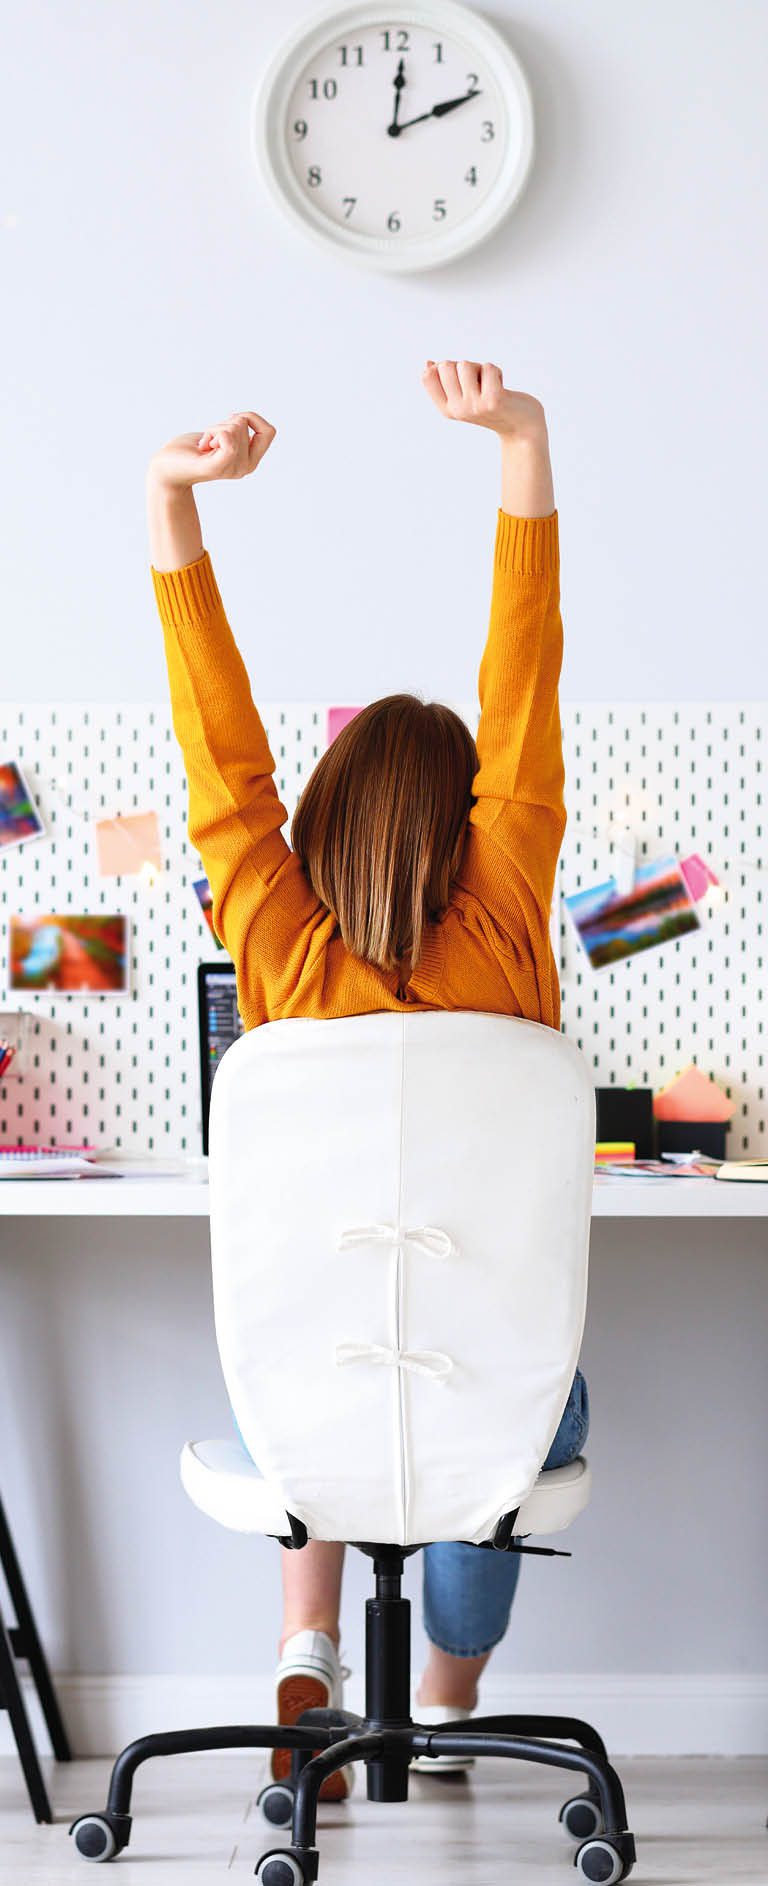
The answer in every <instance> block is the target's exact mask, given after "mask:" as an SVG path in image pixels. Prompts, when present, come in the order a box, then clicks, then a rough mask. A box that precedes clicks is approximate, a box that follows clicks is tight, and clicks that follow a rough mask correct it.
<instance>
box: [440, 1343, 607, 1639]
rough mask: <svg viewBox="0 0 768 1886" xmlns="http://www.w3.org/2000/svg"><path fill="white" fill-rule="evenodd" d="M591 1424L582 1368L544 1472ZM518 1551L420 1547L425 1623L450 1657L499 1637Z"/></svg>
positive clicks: (560, 1462)
mask: <svg viewBox="0 0 768 1886" xmlns="http://www.w3.org/2000/svg"><path fill="white" fill-rule="evenodd" d="M588 1428H589V1396H588V1394H587V1384H586V1382H585V1380H584V1377H583V1375H582V1373H581V1370H580V1369H577V1370H576V1374H575V1376H574V1378H573V1386H572V1388H571V1392H570V1395H569V1396H568V1400H567V1402H566V1404H565V1408H564V1409H563V1413H562V1416H561V1419H560V1426H559V1428H558V1430H557V1433H556V1435H555V1438H554V1440H553V1442H552V1446H551V1447H550V1450H549V1453H548V1455H547V1458H546V1460H545V1461H544V1465H543V1468H542V1472H544V1473H546V1471H547V1468H549V1467H565V1466H566V1465H567V1463H568V1461H569V1460H575V1459H576V1456H577V1454H580V1453H581V1450H582V1447H583V1445H584V1442H585V1440H586V1437H587V1430H588ZM521 1564H522V1559H521V1557H520V1554H519V1552H490V1551H487V1550H485V1549H482V1548H480V1549H479V1548H478V1547H477V1546H476V1545H462V1544H461V1543H460V1542H458V1541H457V1542H456V1544H451V1543H450V1542H449V1541H444V1540H442V1539H439V1540H437V1541H436V1543H435V1544H434V1545H425V1547H424V1581H423V1587H422V1592H423V1597H422V1604H423V1619H422V1621H423V1624H424V1629H425V1631H426V1633H427V1636H428V1638H429V1641H430V1643H431V1644H436V1645H437V1648H438V1650H447V1651H449V1652H450V1654H451V1656H452V1657H482V1656H483V1655H484V1653H485V1652H486V1651H487V1650H492V1649H493V1647H494V1644H498V1643H500V1642H501V1639H502V1637H503V1636H504V1632H505V1631H506V1628H507V1625H508V1623H509V1613H510V1610H511V1608H512V1599H513V1598H514V1595H515V1591H516V1589H517V1581H518V1578H519V1577H520V1566H521Z"/></svg>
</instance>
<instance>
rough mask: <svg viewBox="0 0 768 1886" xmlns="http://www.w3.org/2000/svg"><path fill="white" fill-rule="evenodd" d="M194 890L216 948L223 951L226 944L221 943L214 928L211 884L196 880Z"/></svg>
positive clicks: (206, 880) (203, 879)
mask: <svg viewBox="0 0 768 1886" xmlns="http://www.w3.org/2000/svg"><path fill="white" fill-rule="evenodd" d="M193 889H194V891H195V892H196V894H197V898H198V901H199V904H200V909H201V910H202V913H203V916H204V918H205V921H206V923H207V925H208V928H209V930H210V932H211V936H212V937H213V940H214V943H215V944H216V948H217V950H223V948H224V944H223V943H221V942H220V941H219V938H218V937H217V935H216V931H215V930H214V927H213V892H212V890H211V887H210V884H209V883H208V879H207V878H195V879H194V880H193Z"/></svg>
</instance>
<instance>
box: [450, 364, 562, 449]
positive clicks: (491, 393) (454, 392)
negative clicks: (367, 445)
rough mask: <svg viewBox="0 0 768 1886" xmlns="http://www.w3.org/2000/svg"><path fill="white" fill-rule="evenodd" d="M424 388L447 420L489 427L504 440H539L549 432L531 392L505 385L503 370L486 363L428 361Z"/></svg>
mask: <svg viewBox="0 0 768 1886" xmlns="http://www.w3.org/2000/svg"><path fill="white" fill-rule="evenodd" d="M421 380H422V385H423V386H424V388H425V391H426V392H427V393H428V394H429V396H430V399H432V400H434V403H435V405H436V406H437V408H438V410H439V411H440V412H441V413H442V414H443V415H444V417H445V418H446V419H463V420H465V421H466V423H467V424H468V425H471V426H486V427H487V428H488V431H489V432H498V434H499V436H500V437H501V438H502V439H503V438H518V439H523V438H531V437H536V438H538V437H540V436H541V434H542V433H546V429H547V425H546V419H545V416H544V408H543V406H542V403H541V400H540V399H535V398H534V396H533V394H532V393H513V392H512V391H511V390H510V388H509V387H506V386H503V385H502V379H501V368H500V367H496V366H494V365H493V362H492V361H490V360H486V361H484V362H483V364H482V365H481V364H480V362H479V361H478V360H428V361H427V364H426V367H425V368H424V370H423V373H422V376H421Z"/></svg>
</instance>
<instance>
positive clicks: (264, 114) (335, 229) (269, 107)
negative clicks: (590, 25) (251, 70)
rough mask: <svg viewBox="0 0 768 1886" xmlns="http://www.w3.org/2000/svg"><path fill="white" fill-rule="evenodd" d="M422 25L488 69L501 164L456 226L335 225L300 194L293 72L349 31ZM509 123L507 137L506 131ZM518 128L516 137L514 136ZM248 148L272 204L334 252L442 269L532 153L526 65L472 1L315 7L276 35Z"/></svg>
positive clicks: (473, 243)
mask: <svg viewBox="0 0 768 1886" xmlns="http://www.w3.org/2000/svg"><path fill="white" fill-rule="evenodd" d="M377 25H381V26H382V27H392V28H395V29H396V28H398V27H408V26H412V27H423V28H426V29H427V30H430V29H432V30H433V31H436V32H438V33H440V32H443V33H444V34H445V35H446V36H450V37H451V38H452V39H454V40H457V39H458V40H463V41H464V42H465V43H466V45H467V52H468V54H469V55H470V56H471V55H472V54H473V53H478V54H480V55H481V56H482V57H483V58H484V59H485V61H486V63H487V64H488V65H490V66H491V67H492V70H493V75H494V78H495V79H496V81H497V83H498V86H499V90H500V91H501V93H502V96H503V98H504V103H505V107H506V113H507V125H506V150H505V154H504V159H503V162H502V166H501V169H500V171H499V174H498V176H497V178H496V181H495V183H494V184H493V186H492V188H491V189H490V190H489V193H488V195H487V197H486V198H485V199H484V201H483V203H482V204H481V205H480V207H479V209H478V210H477V213H476V214H475V215H470V216H467V217H465V218H464V219H463V220H462V222H461V223H459V224H457V225H456V227H455V228H452V229H447V230H444V231H443V230H440V229H439V228H438V229H436V230H435V233H434V235H430V236H429V237H408V236H405V237H402V236H401V237H398V236H372V235H368V234H365V233H363V232H361V231H356V230H353V229H351V228H344V227H342V226H341V225H338V226H337V225H334V224H333V223H332V222H331V220H330V218H329V217H328V216H327V215H325V213H324V212H323V211H322V210H321V209H319V208H318V207H317V205H316V204H314V203H312V202H311V201H310V200H308V199H307V197H306V194H305V192H303V191H302V189H301V186H300V184H299V182H298V179H297V177H296V174H295V171H294V169H293V167H292V164H291V161H290V158H289V155H288V148H287V136H286V131H287V112H288V105H289V102H290V98H291V94H292V92H293V89H294V87H295V84H296V80H297V77H298V76H299V74H300V72H301V71H303V70H304V69H305V67H306V65H307V63H308V61H309V60H310V59H311V58H312V56H313V55H314V54H316V53H320V52H322V51H323V50H324V49H325V48H326V47H327V46H328V45H330V44H332V43H333V41H334V40H335V39H337V38H342V36H343V35H345V34H347V33H349V32H353V31H354V30H355V29H359V28H364V27H370V26H377ZM510 129H511V132H512V135H510ZM515 133H517V135H515ZM251 135H252V146H253V153H254V157H255V159H256V162H257V164H258V167H259V170H260V172H261V175H262V177H263V179H264V181H265V183H266V185H267V187H268V190H269V192H270V195H271V197H272V199H273V201H274V203H275V204H276V205H277V207H278V208H279V209H280V210H281V211H282V212H283V214H284V215H285V216H287V217H288V219H289V221H290V222H291V223H292V224H293V225H294V226H297V227H299V228H300V229H301V230H302V232H303V234H304V235H305V236H309V237H310V238H312V239H313V240H314V241H315V242H318V243H320V244H321V245H322V247H323V248H324V249H325V252H326V254H328V253H329V251H331V252H332V253H333V254H334V255H335V256H336V257H337V258H338V257H339V256H340V255H341V256H345V257H347V258H348V259H349V260H351V261H355V262H359V263H361V264H363V266H366V265H367V266H371V267H373V268H377V269H380V270H383V271H385V272H387V273H390V274H404V273H410V272H413V271H417V270H423V269H430V268H441V267H443V266H444V264H445V263H446V262H451V261H453V260H455V258H456V257H457V256H462V255H466V254H467V253H468V252H469V251H470V250H471V249H474V248H476V247H477V245H478V243H481V242H484V241H485V240H486V238H487V237H488V236H490V235H491V234H492V232H493V231H494V230H495V229H496V228H498V225H499V223H501V222H502V221H503V219H504V217H505V216H506V215H507V214H508V212H509V211H510V210H511V208H512V206H513V204H514V203H515V202H516V201H517V199H518V197H519V196H520V195H521V193H522V190H523V187H524V184H525V181H526V178H527V176H528V172H529V170H530V166H531V162H532V159H533V150H534V136H533V106H532V102H531V94H530V90H529V87H528V81H527V79H526V77H525V73H524V72H523V69H522V67H521V65H520V63H519V61H518V59H517V58H516V57H515V54H514V53H513V52H512V49H511V47H510V46H508V45H507V42H506V40H504V39H502V37H501V34H500V33H498V32H497V31H496V29H495V27H493V26H490V25H489V23H488V21H487V20H485V19H484V18H483V17H482V15H481V14H479V13H476V12H475V11H474V9H473V8H471V7H467V6H464V5H462V4H460V0H416V4H410V0H405V4H403V5H399V4H398V0H392V3H391V4H389V0H383V3H382V0H359V3H358V4H356V5H350V6H346V7H343V8H341V9H339V10H338V11H336V10H333V11H329V10H324V11H323V13H322V14H316V15H315V16H314V17H313V19H311V20H304V21H303V23H302V24H301V25H300V26H299V27H297V29H296V30H295V31H294V32H293V33H292V34H290V35H289V37H288V38H287V39H285V40H284V41H283V42H282V44H281V46H280V48H279V51H278V52H277V53H276V55H275V57H274V59H273V60H272V62H271V64H270V65H269V66H268V68H267V71H266V73H265V74H264V77H263V79H262V81H261V84H260V85H259V87H258V89H257V91H256V93H255V95H254V99H253V106H252V115H251Z"/></svg>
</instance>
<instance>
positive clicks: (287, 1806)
mask: <svg viewBox="0 0 768 1886" xmlns="http://www.w3.org/2000/svg"><path fill="white" fill-rule="evenodd" d="M256 1806H257V1807H260V1808H261V1811H262V1814H263V1815H264V1819H265V1821H269V1822H270V1824H271V1825H272V1826H273V1827H290V1824H291V1821H292V1820H293V1788H292V1787H291V1785H290V1782H288V1781H270V1782H269V1783H268V1785H267V1787H266V1788H262V1790H261V1794H260V1795H258V1797H257V1800H256ZM275 1886H282V1883H281V1882H280V1881H276V1882H275Z"/></svg>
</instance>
